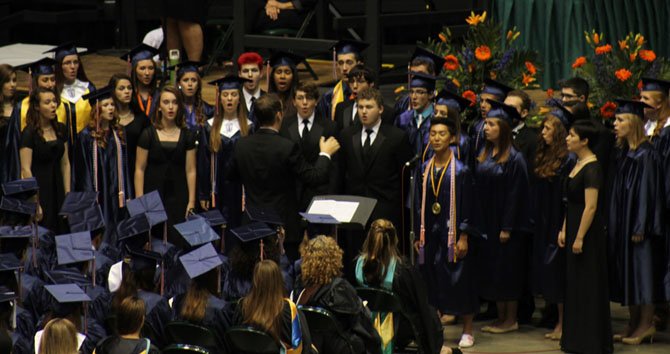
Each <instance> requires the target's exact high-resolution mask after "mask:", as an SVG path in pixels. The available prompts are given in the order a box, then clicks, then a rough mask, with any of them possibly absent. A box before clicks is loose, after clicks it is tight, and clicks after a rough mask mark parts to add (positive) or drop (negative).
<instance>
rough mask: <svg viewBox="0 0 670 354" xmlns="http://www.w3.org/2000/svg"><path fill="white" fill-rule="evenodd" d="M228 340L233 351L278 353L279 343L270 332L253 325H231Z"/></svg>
mask: <svg viewBox="0 0 670 354" xmlns="http://www.w3.org/2000/svg"><path fill="white" fill-rule="evenodd" d="M226 342H227V343H228V346H229V347H230V349H231V351H232V352H233V353H240V354H243V353H244V354H278V353H279V352H280V349H279V344H278V343H277V342H275V340H274V338H272V337H271V336H270V335H269V334H267V333H265V332H263V331H259V330H257V329H254V328H251V327H242V326H237V327H231V328H229V329H228V331H226Z"/></svg>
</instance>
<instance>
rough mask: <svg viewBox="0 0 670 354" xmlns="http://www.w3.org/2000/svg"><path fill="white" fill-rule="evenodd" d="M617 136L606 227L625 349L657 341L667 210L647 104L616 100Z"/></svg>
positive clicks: (613, 291) (612, 286) (612, 284)
mask: <svg viewBox="0 0 670 354" xmlns="http://www.w3.org/2000/svg"><path fill="white" fill-rule="evenodd" d="M617 105H618V107H617V110H616V114H615V121H614V131H615V133H616V137H617V149H616V150H615V155H614V156H615V160H614V161H613V165H612V168H613V169H614V181H613V182H612V185H611V194H610V202H609V215H610V217H609V220H608V224H607V231H608V248H609V252H610V253H609V259H610V260H611V264H613V267H612V268H613V269H611V270H610V290H611V291H610V298H611V300H612V301H615V302H618V303H621V304H622V305H624V306H629V311H630V321H629V324H628V328H627V329H626V330H625V332H624V333H622V337H623V338H622V339H621V340H622V342H623V343H624V344H640V342H642V341H643V340H645V339H650V340H653V336H654V334H655V332H656V327H655V326H654V323H653V317H654V303H655V302H658V301H662V300H663V298H664V294H663V291H662V289H663V277H664V275H665V271H666V268H664V267H663V266H661V267H659V264H658V263H659V261H660V260H661V259H664V257H665V254H664V247H665V240H663V239H662V238H661V236H662V235H663V219H662V218H663V216H664V215H663V214H664V205H663V200H662V198H661V197H660V195H661V193H662V192H663V189H664V187H663V183H664V182H663V180H662V173H661V170H660V168H661V165H660V158H659V156H658V154H657V153H656V151H655V150H654V147H653V145H652V144H651V143H649V141H648V140H647V138H646V136H645V132H644V123H643V117H644V108H647V109H649V108H652V107H651V106H648V105H646V104H645V103H643V102H639V101H627V100H617Z"/></svg>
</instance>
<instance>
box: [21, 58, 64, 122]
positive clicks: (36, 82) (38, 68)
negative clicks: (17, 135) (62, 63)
mask: <svg viewBox="0 0 670 354" xmlns="http://www.w3.org/2000/svg"><path fill="white" fill-rule="evenodd" d="M55 65H56V61H55V60H53V59H51V58H42V59H40V60H37V61H34V62H32V63H28V64H24V65H20V66H18V67H17V69H19V70H21V71H25V72H26V73H27V74H28V79H29V81H28V90H29V91H32V90H33V89H35V88H38V87H41V88H45V89H48V90H55V89H56V74H55V71H54V66H55ZM28 100H29V98H28V97H26V98H24V99H23V100H22V101H21V102H20V103H19V109H20V110H21V111H20V114H21V127H20V130H21V131H22V130H23V129H24V128H25V127H26V114H27V113H28V106H29V105H28Z"/></svg>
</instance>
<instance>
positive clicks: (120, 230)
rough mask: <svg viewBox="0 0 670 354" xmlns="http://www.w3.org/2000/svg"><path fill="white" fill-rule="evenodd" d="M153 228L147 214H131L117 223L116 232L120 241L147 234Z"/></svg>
mask: <svg viewBox="0 0 670 354" xmlns="http://www.w3.org/2000/svg"><path fill="white" fill-rule="evenodd" d="M149 230H151V225H150V224H149V219H148V218H147V216H146V215H145V214H138V215H135V216H131V217H129V218H127V219H125V220H123V221H121V222H119V223H118V224H117V225H116V233H117V235H118V237H119V241H123V240H126V239H129V238H131V237H135V236H137V235H141V234H145V233H147V232H149Z"/></svg>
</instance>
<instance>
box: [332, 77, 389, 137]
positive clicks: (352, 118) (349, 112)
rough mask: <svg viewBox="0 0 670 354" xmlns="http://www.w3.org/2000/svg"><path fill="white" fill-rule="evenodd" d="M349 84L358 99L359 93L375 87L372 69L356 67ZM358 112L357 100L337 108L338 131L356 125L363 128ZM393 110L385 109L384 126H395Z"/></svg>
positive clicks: (347, 101) (343, 103) (341, 104)
mask: <svg viewBox="0 0 670 354" xmlns="http://www.w3.org/2000/svg"><path fill="white" fill-rule="evenodd" d="M347 83H348V84H349V88H350V89H351V92H352V95H353V96H354V97H356V95H357V94H358V92H359V91H361V90H364V89H366V88H368V87H374V86H375V76H374V73H373V72H372V70H370V68H368V67H365V66H363V65H361V64H359V65H356V66H355V67H354V68H353V69H351V71H349V73H348V74H347ZM357 113H358V110H357V107H356V100H353V99H352V100H345V101H344V102H340V103H338V104H337V106H335V124H336V125H337V131H338V132H339V131H341V130H342V129H344V128H346V127H348V126H350V125H356V126H357V127H359V128H360V127H361V121H360V120H359V119H358V114H357ZM393 119H394V117H393V110H392V109H391V108H390V107H386V106H385V107H384V111H383V112H382V124H393Z"/></svg>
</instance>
